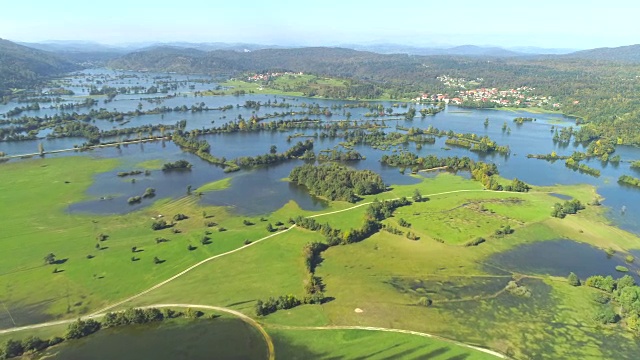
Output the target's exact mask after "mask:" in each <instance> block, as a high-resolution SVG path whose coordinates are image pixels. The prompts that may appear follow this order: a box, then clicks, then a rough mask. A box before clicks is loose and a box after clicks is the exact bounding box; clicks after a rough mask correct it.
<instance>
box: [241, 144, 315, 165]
mask: <svg viewBox="0 0 640 360" xmlns="http://www.w3.org/2000/svg"><path fill="white" fill-rule="evenodd" d="M312 149H313V141H312V140H305V141H304V142H301V141H299V142H297V143H296V144H295V145H293V146H292V147H291V148H289V149H287V150H286V151H285V152H282V153H279V154H275V153H272V152H269V153H267V154H264V155H259V156H242V157H239V158H237V159H235V160H234V161H233V162H234V163H235V164H236V165H238V166H241V167H251V166H258V165H267V164H275V163H279V162H283V161H287V160H291V159H297V158H300V157H302V156H303V155H305V153H307V152H308V151H311V150H312Z"/></svg>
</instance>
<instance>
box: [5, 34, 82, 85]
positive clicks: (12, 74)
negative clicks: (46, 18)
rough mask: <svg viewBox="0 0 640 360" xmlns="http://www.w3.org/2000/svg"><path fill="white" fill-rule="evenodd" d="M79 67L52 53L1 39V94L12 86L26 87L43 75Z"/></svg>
mask: <svg viewBox="0 0 640 360" xmlns="http://www.w3.org/2000/svg"><path fill="white" fill-rule="evenodd" d="M78 68H79V67H78V66H77V65H75V64H73V63H71V62H69V61H67V60H63V59H61V58H60V57H58V56H56V55H54V54H52V53H49V52H46V51H41V50H36V49H32V48H28V47H26V46H22V45H18V44H15V43H13V42H11V41H8V40H4V39H0V94H2V93H4V92H5V91H8V89H11V88H25V87H27V86H29V85H32V84H33V83H35V82H37V81H39V80H41V79H42V78H43V77H47V76H51V75H55V74H60V73H65V72H69V71H73V70H77V69H78Z"/></svg>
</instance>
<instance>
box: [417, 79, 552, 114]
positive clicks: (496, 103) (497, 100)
mask: <svg viewBox="0 0 640 360" xmlns="http://www.w3.org/2000/svg"><path fill="white" fill-rule="evenodd" d="M437 79H438V80H439V81H440V82H442V83H443V84H444V85H446V86H447V87H449V88H451V89H452V94H451V95H450V94H446V93H445V94H429V93H422V94H420V96H418V97H416V98H415V99H414V100H415V101H416V102H426V101H443V102H445V103H447V104H452V105H462V106H465V105H470V106H472V107H552V108H554V109H558V108H560V107H561V106H562V105H561V104H560V103H557V102H553V101H552V99H551V96H539V95H536V94H534V91H535V88H534V87H530V86H522V87H518V88H515V89H508V90H500V89H498V88H484V87H478V88H473V89H468V88H469V87H473V86H477V85H479V84H480V83H482V81H483V80H484V79H482V78H477V79H475V80H471V81H468V80H466V79H464V78H454V77H449V76H446V75H443V76H439V77H438V78H437ZM474 103H475V104H474Z"/></svg>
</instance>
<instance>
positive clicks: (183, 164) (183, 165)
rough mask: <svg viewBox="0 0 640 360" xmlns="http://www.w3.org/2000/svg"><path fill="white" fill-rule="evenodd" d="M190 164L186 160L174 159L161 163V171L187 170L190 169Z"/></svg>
mask: <svg viewBox="0 0 640 360" xmlns="http://www.w3.org/2000/svg"><path fill="white" fill-rule="evenodd" d="M191 166H192V165H191V163H190V162H188V161H187V160H176V161H174V162H168V163H166V164H164V165H162V171H171V170H188V169H191Z"/></svg>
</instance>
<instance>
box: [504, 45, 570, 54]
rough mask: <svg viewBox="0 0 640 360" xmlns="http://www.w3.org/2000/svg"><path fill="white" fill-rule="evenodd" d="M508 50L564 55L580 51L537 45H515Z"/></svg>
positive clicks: (522, 52)
mask: <svg viewBox="0 0 640 360" xmlns="http://www.w3.org/2000/svg"><path fill="white" fill-rule="evenodd" d="M507 50H511V51H515V52H519V53H521V54H525V55H564V54H569V53H572V52H576V51H578V49H565V48H541V47H536V46H514V47H509V48H507Z"/></svg>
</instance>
